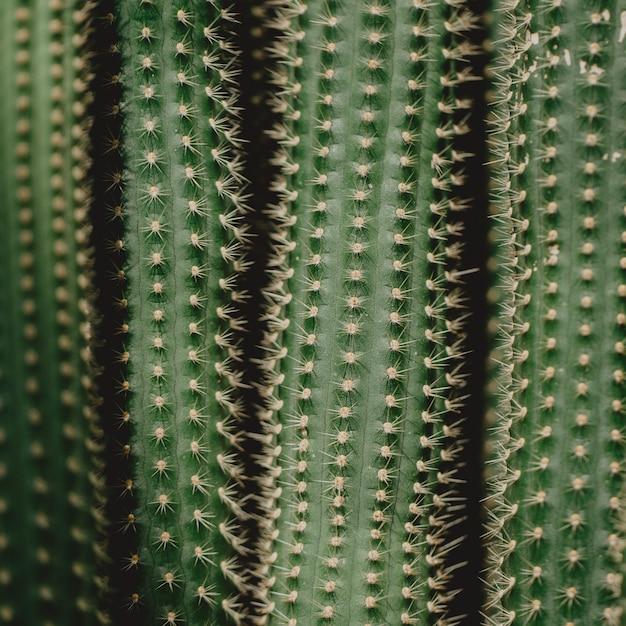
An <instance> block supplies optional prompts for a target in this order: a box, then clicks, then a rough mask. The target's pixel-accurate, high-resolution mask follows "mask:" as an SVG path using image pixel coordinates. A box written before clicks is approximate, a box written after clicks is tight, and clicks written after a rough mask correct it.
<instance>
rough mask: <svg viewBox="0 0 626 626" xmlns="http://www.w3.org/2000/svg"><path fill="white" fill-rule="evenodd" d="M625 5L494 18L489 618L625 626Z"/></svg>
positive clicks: (540, 7) (564, 7)
mask: <svg viewBox="0 0 626 626" xmlns="http://www.w3.org/2000/svg"><path fill="white" fill-rule="evenodd" d="M619 9H620V3H618V2H605V3H592V2H569V3H561V2H553V1H551V2H546V1H539V2H523V3H515V4H513V3H511V4H510V5H507V6H506V7H503V10H502V11H501V12H500V13H498V14H496V20H495V24H496V30H495V33H496V40H497V44H496V45H497V50H498V52H497V54H496V55H495V62H494V68H493V73H494V77H495V81H494V82H495V92H494V105H493V115H492V117H493V119H492V129H493V142H492V154H493V158H492V160H493V161H494V164H495V165H494V170H493V171H494V173H493V180H494V183H495V184H494V192H493V197H492V207H493V209H492V210H493V214H494V220H495V223H497V224H498V227H497V234H498V247H497V249H496V250H497V254H498V258H497V268H498V279H499V289H500V293H501V300H500V304H499V314H498V317H499V320H500V321H499V323H498V338H499V341H500V347H499V349H498V351H497V353H496V356H495V358H496V359H497V360H498V361H499V362H500V363H501V365H500V367H499V378H498V379H497V380H498V387H499V396H500V403H499V405H498V406H497V409H496V411H495V414H494V416H493V425H492V442H491V447H492V468H491V469H490V471H489V474H488V480H487V485H488V489H489V492H490V499H489V500H488V506H487V528H486V535H487V538H488V541H487V553H488V555H489V560H488V570H487V572H488V574H487V584H488V601H487V605H486V608H485V612H486V619H487V621H488V623H493V624H529V623H533V624H554V623H557V622H560V623H563V622H565V623H568V624H575V623H581V624H582V623H585V624H591V623H603V624H620V623H621V621H622V613H623V606H622V602H621V597H622V580H623V571H622V567H623V566H622V560H623V551H624V545H625V544H624V499H623V498H624V493H623V486H622V479H621V473H622V464H623V460H624V459H623V435H622V424H623V408H622V394H623V365H624V361H623V323H624V309H623V306H624V305H623V296H624V293H623V292H624V289H623V278H624V276H623V269H624V264H622V261H621V259H622V255H623V246H624V242H625V237H624V211H623V207H624V199H625V194H624V186H623V175H624V165H623V149H624V130H623V123H622V121H621V117H620V113H618V111H621V109H622V107H623V100H621V99H620V98H619V97H617V98H616V97H612V96H611V94H613V93H615V91H616V90H617V91H618V92H621V91H623V88H624V85H623V76H624V56H623V48H622V45H621V43H620V41H619V40H620V37H621V38H622V39H623V36H621V35H620V32H621V31H620V28H623V27H622V26H621V25H622V24H623V23H624V16H625V15H626V14H625V13H624V12H622V13H621V14H620V12H619ZM618 181H619V182H618Z"/></svg>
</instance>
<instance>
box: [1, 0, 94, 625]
mask: <svg viewBox="0 0 626 626" xmlns="http://www.w3.org/2000/svg"><path fill="white" fill-rule="evenodd" d="M91 9H92V7H91V3H90V2H79V1H76V2H74V1H64V0H54V1H52V2H48V1H47V0H46V1H45V2H30V3H23V2H14V1H7V2H3V3H2V6H1V7H0V23H1V26H0V41H1V43H0V50H1V56H2V62H1V63H2V67H1V69H0V88H1V89H2V93H3V97H2V103H1V105H0V107H1V110H2V119H3V124H2V125H1V127H0V164H1V167H0V196H1V197H2V207H1V209H0V224H1V229H2V233H3V238H2V245H1V246H0V248H1V252H0V254H1V255H2V263H3V270H4V275H3V279H2V281H0V284H1V287H0V288H1V290H2V292H1V304H0V319H1V320H2V322H1V326H2V330H1V338H0V342H1V344H0V376H1V379H0V396H1V398H2V407H1V409H0V562H1V563H2V565H1V566H0V621H3V622H8V623H16V624H18V623H19V624H35V623H46V624H68V623H82V624H94V623H96V622H97V618H98V617H103V616H102V615H99V614H98V611H97V605H98V587H100V588H103V587H104V580H102V579H100V578H99V576H100V572H99V570H98V569H97V563H98V562H99V563H100V565H102V555H101V553H100V550H99V545H98V544H99V541H100V540H101V534H100V533H101V532H102V530H103V527H102V525H103V518H102V514H101V509H102V507H103V505H104V499H103V497H104V496H103V490H102V487H103V485H102V477H101V475H100V474H99V472H100V470H101V467H100V464H101V458H100V452H101V450H100V447H101V444H100V442H99V439H100V434H101V433H100V431H99V427H98V424H97V414H96V410H95V409H94V406H93V405H94V402H95V401H96V397H95V389H94V383H93V377H92V376H93V363H92V355H91V349H92V345H91V344H92V339H91V335H92V331H91V323H92V322H93V319H94V311H93V297H94V294H93V287H92V261H91V253H90V226H89V222H88V212H89V207H90V202H91V191H90V185H89V179H88V174H89V164H90V149H89V141H88V133H89V128H90V124H91V120H90V116H89V106H90V103H91V96H90V93H89V86H90V81H91V78H92V76H91V68H90V56H91V53H90V47H89V33H90V28H91V24H90V12H91ZM94 556H95V557H96V558H94ZM69 599H71V601H68V600H69Z"/></svg>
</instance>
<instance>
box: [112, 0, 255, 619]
mask: <svg viewBox="0 0 626 626" xmlns="http://www.w3.org/2000/svg"><path fill="white" fill-rule="evenodd" d="M117 8H118V11H117V24H118V30H119V35H120V44H119V48H120V52H121V63H122V65H121V71H120V80H121V82H122V84H123V99H122V102H121V107H122V109H123V114H124V122H123V133H122V152H123V155H124V169H123V174H122V180H121V185H122V188H123V193H122V204H121V206H122V211H123V214H124V218H123V219H124V233H123V239H122V242H123V243H121V245H123V247H124V266H123V272H124V281H125V283H126V286H125V306H126V309H127V322H125V324H126V326H125V327H124V331H125V347H124V350H123V353H122V356H121V357H120V358H121V360H122V361H124V363H125V373H124V375H123V378H122V379H120V381H119V387H118V393H119V394H120V396H125V397H126V401H127V407H128V408H127V411H128V422H129V425H130V428H131V437H130V444H129V446H130V448H129V453H130V455H131V457H132V464H133V467H134V472H133V478H132V489H133V493H134V497H135V506H136V508H135V510H134V511H131V512H129V513H128V514H127V515H126V516H125V518H124V519H123V520H120V524H121V526H122V528H121V530H122V531H126V532H128V531H131V532H135V530H136V532H137V533H138V535H139V549H138V552H137V554H135V555H133V554H131V555H128V557H127V558H128V559H129V563H130V566H131V567H137V568H138V570H139V572H140V578H141V584H140V588H139V589H129V590H128V595H127V597H126V601H125V604H126V608H127V609H128V610H129V611H130V612H131V614H134V615H136V618H135V619H137V620H145V622H146V623H153V622H155V620H161V621H162V622H166V623H171V624H178V623H188V624H198V623H213V620H218V621H219V622H222V623H223V621H224V620H226V619H231V620H233V621H234V622H235V623H240V622H242V620H243V619H244V618H245V613H246V611H247V610H248V608H246V607H245V606H244V605H243V603H242V600H241V597H242V596H245V595H246V594H247V593H249V578H248V574H247V573H246V569H245V567H244V566H243V564H242V563H241V560H242V559H244V558H245V557H246V556H247V555H248V551H249V548H248V546H247V537H246V526H247V524H248V521H249V514H248V512H247V511H246V501H247V499H248V498H249V495H248V494H246V493H245V490H244V489H243V481H244V478H245V477H244V472H243V469H242V465H241V462H240V460H239V458H238V454H239V452H238V451H239V450H241V448H242V443H243V440H244V437H245V435H244V433H243V430H242V429H241V427H240V424H241V422H242V420H243V419H244V417H245V415H244V408H245V407H244V405H243V403H242V401H241V397H240V394H239V388H240V386H241V375H240V366H239V363H240V362H241V361H242V354H241V349H240V348H239V345H238V342H239V339H238V337H239V335H240V334H241V333H242V332H243V331H244V321H243V320H241V319H240V318H239V317H238V316H237V311H238V309H239V306H240V303H241V302H242V301H243V300H244V298H245V294H244V293H242V292H241V291H240V290H239V289H238V284H239V278H238V275H240V274H241V273H242V272H244V271H245V270H246V269H247V262H246V259H245V248H246V247H247V246H248V236H247V233H246V227H245V226H244V225H242V223H241V218H242V215H243V214H244V212H245V195H244V194H245V192H244V189H245V181H244V178H243V175H242V161H241V157H240V155H239V152H240V147H241V141H240V138H239V136H238V135H239V133H238V125H239V122H238V110H237V99H238V94H237V86H238V85H237V84H238V80H239V76H238V55H239V50H238V49H237V48H236V46H235V44H234V43H233V36H232V32H231V31H232V27H233V24H235V23H236V22H237V20H238V15H237V14H236V13H235V12H234V10H233V9H232V8H231V7H229V5H228V3H224V4H222V3H220V2H217V1H216V2H210V3H207V2H204V1H202V2H200V1H198V2H184V3H181V2H171V1H166V2H162V3H158V5H157V4H155V3H151V2H133V3H128V2H119V3H118V6H117Z"/></svg>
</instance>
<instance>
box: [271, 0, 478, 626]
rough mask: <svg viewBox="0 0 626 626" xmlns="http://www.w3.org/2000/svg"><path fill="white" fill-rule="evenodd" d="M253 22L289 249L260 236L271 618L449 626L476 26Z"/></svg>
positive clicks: (448, 20)
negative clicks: (270, 270) (265, 291)
mask: <svg viewBox="0 0 626 626" xmlns="http://www.w3.org/2000/svg"><path fill="white" fill-rule="evenodd" d="M270 24H271V26H272V27H273V28H275V29H276V30H277V31H279V32H282V35H281V36H280V37H279V38H278V41H277V42H276V44H275V45H274V46H273V47H272V48H271V53H272V54H273V56H275V57H276V58H277V59H278V63H279V65H278V69H277V71H276V72H275V75H274V79H273V82H274V84H275V85H276V90H277V93H276V96H275V98H274V101H273V106H274V109H275V111H276V112H277V113H282V116H283V120H282V122H281V123H278V124H276V126H275V127H274V128H273V130H272V131H271V136H272V137H273V138H274V139H276V140H277V142H278V144H280V146H281V149H280V150H278V152H277V154H276V155H275V157H274V162H275V163H276V165H278V166H279V167H280V169H281V173H280V176H278V177H277V178H276V180H275V182H274V188H275V189H276V190H277V192H278V195H279V199H280V202H279V204H278V205H277V206H276V207H273V209H272V212H271V214H270V216H271V218H273V219H276V218H277V217H278V218H279V219H280V220H282V222H283V223H284V224H285V226H284V231H285V234H284V237H290V238H291V240H292V241H294V243H295V245H294V251H293V253H292V254H291V255H289V256H287V255H286V254H285V249H286V248H287V246H286V245H285V243H284V241H282V237H277V239H276V240H277V244H276V248H277V250H276V258H277V262H276V265H277V266H279V268H280V270H281V271H282V273H283V276H281V277H280V278H279V279H277V281H276V282H277V285H276V288H275V289H274V291H273V293H272V295H273V297H274V298H275V302H276V303H277V305H276V307H275V309H276V310H275V311H274V312H273V316H274V317H275V318H279V316H280V313H279V312H280V311H281V309H282V310H283V311H284V313H283V317H282V318H281V319H283V320H284V321H283V322H282V323H276V325H275V326H276V328H275V332H273V333H268V337H267V340H266V345H267V349H268V352H269V355H268V361H267V370H268V371H267V376H266V384H267V387H268V388H273V387H276V389H275V390H274V393H273V395H272V397H271V398H270V399H269V400H268V401H267V402H266V405H265V407H266V409H267V411H265V412H264V413H263V414H262V416H261V419H264V420H266V421H267V427H266V430H267V435H268V440H267V454H268V458H271V459H273V461H274V465H275V467H276V471H275V474H276V475H277V476H279V477H280V478H279V479H276V480H275V481H273V482H270V484H265V485H263V488H264V493H265V502H266V504H267V506H268V515H267V518H268V519H270V520H272V521H274V524H273V525H270V526H269V527H268V528H267V529H265V539H266V541H268V540H269V539H270V538H271V537H272V536H273V537H276V541H275V544H274V546H275V551H274V553H273V554H272V555H271V563H272V568H271V569H270V577H271V579H272V580H275V582H274V585H273V591H272V594H271V596H270V598H271V600H270V605H269V607H268V611H269V612H270V613H271V615H272V619H271V620H270V623H272V624H285V625H287V624H289V625H295V624H313V623H328V622H331V621H336V622H338V623H350V624H352V623H354V624H356V623H363V624H366V623H400V624H418V623H430V620H433V622H432V623H437V624H444V623H445V624H453V623H459V621H460V619H461V617H460V616H459V615H456V614H455V612H454V610H455V609H454V608H453V607H454V604H455V596H456V595H457V594H459V593H460V589H459V588H458V587H457V586H456V585H457V584H458V580H459V578H457V576H459V577H462V576H463V573H462V568H463V567H465V565H466V563H465V562H464V549H463V548H464V547H466V546H467V537H465V536H464V535H463V534H462V531H460V530H459V525H461V526H462V523H463V521H464V517H465V515H466V511H465V507H466V503H465V501H464V497H462V495H461V493H460V492H459V484H460V483H463V482H464V479H463V476H462V473H461V472H460V465H461V464H460V463H459V457H460V456H461V454H462V449H463V445H464V443H465V441H464V434H465V429H466V424H465V419H466V407H465V405H464V403H465V399H466V390H465V386H466V378H467V376H468V362H467V359H466V351H467V345H466V328H465V324H466V322H467V318H468V316H469V315H471V312H469V311H467V310H466V298H467V294H466V293H464V279H465V277H466V275H467V274H468V273H470V272H472V269H471V268H468V267H467V266H466V265H465V264H464V263H465V261H466V259H465V257H464V253H463V246H464V244H463V243H462V236H463V230H464V221H463V220H464V219H466V218H464V216H463V212H464V211H466V210H468V211H469V210H471V206H472V203H471V202H470V201H468V199H467V198H465V197H462V195H461V194H462V193H463V192H460V191H459V190H460V189H462V187H463V186H464V185H465V174H464V167H466V165H467V162H468V161H471V159H472V158H473V156H474V155H471V154H469V153H467V152H464V151H462V150H461V149H460V146H461V143H462V141H463V140H462V136H463V135H465V134H467V133H469V132H470V130H471V129H470V128H469V127H468V123H467V120H466V119H465V118H467V117H468V111H469V110H470V109H471V107H472V105H473V101H472V100H471V99H470V98H462V97H460V95H459V94H460V91H461V90H463V88H464V87H465V86H466V85H467V84H468V83H471V82H473V81H475V80H477V79H478V78H479V77H478V76H476V75H474V74H473V66H472V64H471V57H472V56H473V55H475V54H476V53H477V52H478V49H477V47H476V46H474V45H473V44H472V42H471V40H470V38H469V36H470V33H471V31H472V29H473V28H475V27H476V25H477V17H476V16H475V15H474V14H472V13H471V12H470V10H469V9H468V8H467V7H466V6H465V5H464V3H460V2H457V3H450V4H444V3H439V4H437V3H426V2H414V3H406V4H403V3H397V5H396V4H394V3H358V2H357V3H352V4H346V5H342V3H334V2H310V3H308V4H306V5H305V4H303V3H300V2H290V3H286V4H285V6H283V7H280V8H279V10H278V11H277V12H276V14H275V15H274V17H273V21H271V23H270ZM312 77H315V78H312ZM289 215H293V219H291V220H290V219H289ZM289 223H292V224H294V225H293V227H292V228H291V230H289V228H288V224H289ZM279 263H280V265H279ZM287 278H288V290H289V297H288V298H284V297H282V296H281V291H282V290H283V289H284V285H283V281H284V280H286V279H287ZM281 304H282V306H281ZM272 408H274V415H272V412H271V410H270V409H272ZM277 487H278V488H277ZM274 526H275V528H274ZM272 533H273V534H272Z"/></svg>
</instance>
